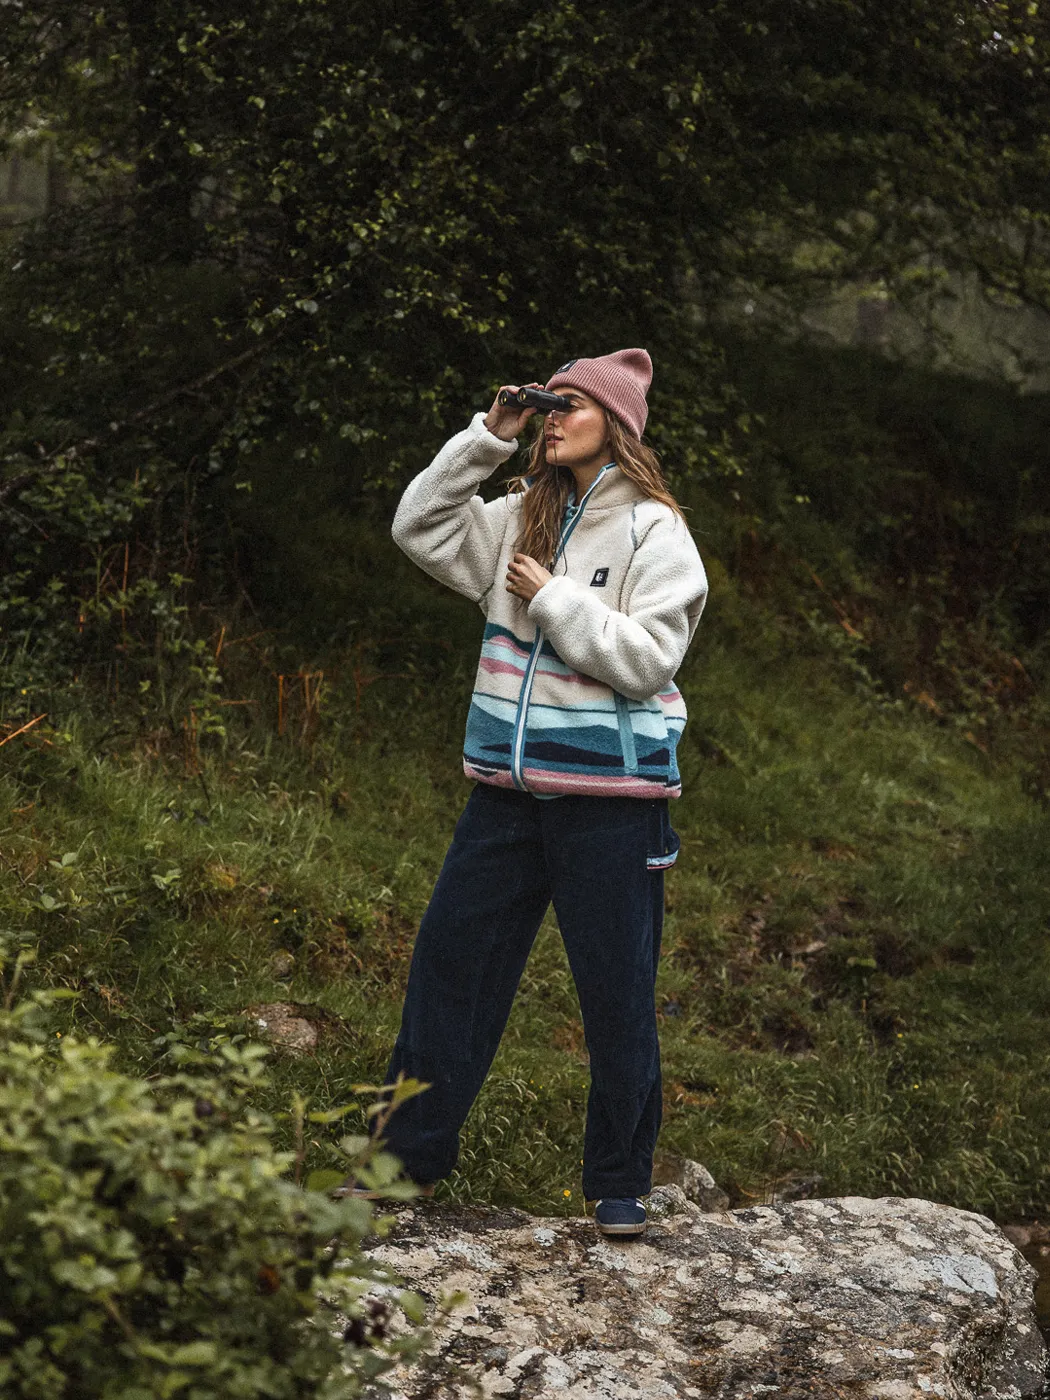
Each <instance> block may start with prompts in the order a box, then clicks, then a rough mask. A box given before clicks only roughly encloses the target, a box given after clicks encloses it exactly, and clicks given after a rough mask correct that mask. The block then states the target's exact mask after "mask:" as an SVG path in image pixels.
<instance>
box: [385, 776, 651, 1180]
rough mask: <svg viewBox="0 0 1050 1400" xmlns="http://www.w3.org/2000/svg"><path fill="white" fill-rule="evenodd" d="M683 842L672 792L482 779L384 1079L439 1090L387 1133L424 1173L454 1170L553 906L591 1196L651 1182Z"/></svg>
mask: <svg viewBox="0 0 1050 1400" xmlns="http://www.w3.org/2000/svg"><path fill="white" fill-rule="evenodd" d="M677 846H678V837H677V835H676V834H675V832H674V831H673V830H672V828H671V826H670V821H669V818H668V803H667V799H666V798H662V799H644V798H631V797H576V796H564V797H559V798H557V799H556V800H554V801H544V800H542V799H540V798H536V797H534V796H532V795H531V794H530V793H526V792H519V791H517V790H516V789H506V788H498V787H495V786H493V785H491V784H485V783H479V784H477V785H476V786H475V788H474V790H473V791H472V793H471V795H470V798H469V800H468V802H467V805H466V808H465V810H464V812H463V814H462V816H461V817H460V819H459V821H458V822H457V824H456V829H455V833H454V836H453V840H452V845H451V846H450V847H449V850H448V854H447V855H446V857H445V861H444V864H443V866H442V869H441V873H440V875H439V876H438V880H437V884H436V885H435V887H434V892H433V895H432V897H431V900H430V904H429V906H428V908H427V911H426V914H425V915H424V917H423V921H422V923H421V925H420V929H419V934H418V937H417V939H416V944H415V948H414V951H413V955H412V965H411V969H410V971H409V978H408V988H407V992H406V995H405V1005H404V1010H403V1013H402V1019H401V1029H400V1032H399V1034H398V1037H397V1041H396V1044H395V1047H394V1051H393V1055H392V1058H391V1061H390V1067H389V1070H388V1074H387V1083H392V1082H393V1081H394V1080H395V1079H396V1077H397V1075H398V1074H399V1073H400V1072H403V1073H404V1074H405V1075H406V1076H409V1077H413V1078H416V1079H421V1080H423V1081H425V1082H427V1083H428V1084H430V1085H431V1087H430V1088H429V1089H427V1090H426V1091H425V1092H424V1093H422V1094H419V1095H417V1096H416V1097H415V1098H413V1099H410V1100H408V1101H407V1102H406V1103H405V1104H403V1105H402V1106H401V1107H400V1108H399V1109H398V1110H397V1111H396V1112H395V1113H394V1114H393V1115H392V1116H391V1118H390V1121H389V1123H388V1124H387V1127H386V1130H385V1133H384V1137H385V1140H386V1143H387V1146H388V1147H389V1148H390V1150H391V1151H392V1152H394V1153H396V1154H397V1156H398V1157H400V1159H401V1161H402V1162H403V1164H404V1166H405V1170H406V1171H407V1172H408V1173H409V1175H411V1176H412V1177H413V1178H414V1179H415V1180H416V1181H419V1182H424V1183H425V1182H432V1181H437V1180H439V1179H440V1178H441V1177H444V1176H447V1175H448V1174H449V1173H450V1172H451V1171H452V1169H453V1168H454V1167H455V1165H456V1160H457V1157H458V1153H459V1131H460V1128H461V1127H462V1125H463V1123H464V1121H465V1120H466V1117H467V1114H468V1113H469V1111H470V1107H471V1105H472V1104H473V1102H474V1100H475V1098H476V1097H477V1095H478V1092H479V1090H480V1089H481V1086H482V1084H483V1083H484V1080H485V1076H486V1075H487V1073H488V1071H489V1067H490V1065H491V1064H492V1060H493V1057H494V1056H495V1054H496V1050H497V1048H498V1046H499V1042H500V1038H501V1036H502V1034H503V1030H504V1027H505V1026H506V1024H507V1018H508V1016H509V1015H510V1009H511V1004H512V1002H513V1000H514V995H515V992H516V991H517V987H518V982H519V980H520V978H521V974H522V972H523V970H524V968H525V964H526V961H527V959H528V956H529V952H530V950H531V948H532V944H533V941H534V940H535V937H536V933H537V931H538V929H539V926H540V923H541V922H542V920H543V916H544V914H545V913H546V911H547V908H548V906H549V905H550V903H551V902H552V901H553V903H554V910H555V914H556V915H557V919H558V925H559V928H560V930H561V935H562V938H563V940H564V943H565V949H566V953H567V955H568V960H569V966H570V967H571V969H572V975H573V978H574V980H575V983H576V991H577V994H578V996H579V1000H580V1009H581V1012H582V1016H583V1028H584V1035H585V1038H586V1042H587V1049H588V1052H589V1054H590V1071H591V1087H590V1095H589V1098H588V1103H587V1124H586V1130H585V1134H584V1149H583V1182H582V1186H583V1192H584V1196H585V1197H586V1198H587V1199H588V1200H597V1199H600V1198H601V1197H603V1196H605V1197H609V1196H641V1195H645V1194H646V1193H647V1192H648V1191H649V1190H650V1189H651V1186H652V1164H653V1152H654V1149H655V1147H656V1138H657V1134H658V1132H659V1128H660V1117H661V1109H662V1102H661V1081H660V1048H659V1043H658V1040H657V1030H656V1008H655V1003H654V983H655V979H656V967H657V962H658V959H659V956H660V937H661V932H662V927H663V902H664V882H663V869H661V868H659V867H660V865H661V863H663V864H666V863H667V861H668V858H669V857H673V853H674V851H675V850H676V849H677Z"/></svg>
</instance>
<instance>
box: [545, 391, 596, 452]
mask: <svg viewBox="0 0 1050 1400" xmlns="http://www.w3.org/2000/svg"><path fill="white" fill-rule="evenodd" d="M558 393H559V394H561V395H562V397H563V398H566V399H569V400H570V401H571V403H572V408H570V409H566V410H565V411H564V412H558V411H557V410H555V411H554V412H553V413H548V414H547V416H546V418H545V419H544V420H543V441H544V444H545V446H546V449H547V461H548V462H556V463H557V464H558V466H560V467H570V468H571V467H587V466H593V465H595V463H597V465H598V466H604V465H605V463H606V462H607V461H608V460H609V458H608V448H609V430H608V428H607V426H606V422H605V410H604V409H603V408H602V406H601V404H599V403H598V402H596V400H594V399H592V398H591V397H590V395H589V394H585V393H584V392H583V390H582V389H559V390H558ZM599 457H600V458H601V461H600V462H598V461H597V459H598V458H599Z"/></svg>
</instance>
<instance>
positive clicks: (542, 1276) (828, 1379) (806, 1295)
mask: <svg viewBox="0 0 1050 1400" xmlns="http://www.w3.org/2000/svg"><path fill="white" fill-rule="evenodd" d="M651 1205H652V1207H654V1208H655V1210H656V1211H659V1212H660V1214H659V1215H657V1216H656V1218H654V1219H652V1221H651V1223H650V1226H649V1230H648V1233H647V1234H646V1236H645V1237H644V1239H643V1240H641V1241H624V1242H615V1241H611V1240H605V1239H602V1238H601V1237H600V1236H599V1235H598V1234H597V1231H596V1228H595V1225H594V1222H593V1221H592V1220H581V1219H571V1220H566V1219H542V1218H536V1217H531V1216H528V1215H525V1214H522V1213H520V1212H516V1211H498V1210H492V1209H468V1208H459V1207H454V1206H448V1205H442V1204H434V1203H426V1204H419V1205H413V1206H411V1207H408V1208H405V1209H403V1210H401V1211H400V1213H399V1215H398V1219H397V1224H396V1225H395V1227H394V1229H393V1231H392V1233H391V1234H390V1235H389V1236H387V1237H386V1238H385V1239H383V1240H382V1241H376V1242H374V1243H373V1245H372V1247H371V1248H370V1251H369V1252H370V1253H371V1255H372V1257H373V1258H374V1259H376V1260H377V1261H383V1262H384V1263H386V1264H388V1265H390V1266H391V1267H392V1268H393V1269H394V1270H395V1271H396V1273H397V1274H399V1275H400V1276H401V1277H402V1278H403V1279H404V1280H405V1281H406V1282H407V1283H408V1284H409V1285H410V1286H411V1287H414V1288H415V1289H417V1290H418V1291H419V1292H421V1293H422V1294H423V1295H424V1297H425V1298H426V1299H427V1300H428V1303H429V1305H430V1306H431V1307H433V1305H434V1303H435V1302H436V1301H437V1299H438V1297H439V1296H440V1295H441V1294H442V1293H448V1292H450V1291H452V1290H457V1289H461V1290H463V1291H464V1292H465V1293H466V1294H467V1295H468V1297H469V1301H468V1302H466V1303H464V1304H460V1305H459V1306H458V1307H457V1308H456V1309H455V1310H454V1312H453V1313H452V1315H451V1317H450V1319H449V1320H448V1321H447V1322H445V1323H444V1324H443V1325H441V1326H440V1327H439V1329H438V1346H437V1349H436V1351H435V1352H434V1353H433V1354H432V1356H431V1358H430V1359H429V1360H428V1361H426V1362H422V1363H418V1364H417V1365H416V1366H414V1367H412V1368H407V1367H405V1368H401V1369H399V1370H398V1371H396V1372H395V1373H393V1375H392V1377H390V1378H388V1379H389V1380H390V1383H391V1384H392V1386H393V1389H394V1393H395V1395H397V1396H399V1397H402V1400H418V1397H423V1396H427V1397H435V1400H436V1398H437V1397H459V1396H462V1397H467V1396H470V1395H472V1394H473V1395H477V1394H478V1393H479V1392H478V1390H477V1383H479V1382H480V1386H481V1392H480V1393H481V1394H483V1395H485V1396H506V1397H508V1400H525V1397H547V1396H551V1397H558V1398H559V1400H585V1397H586V1400H597V1397H603V1400H604V1397H609V1400H649V1398H650V1397H652V1398H653V1400H656V1397H660V1400H666V1397H674V1396H696V1397H702V1398H703V1400H707V1397H711V1400H743V1397H745V1396H746V1397H748V1400H751V1397H755V1396H766V1395H768V1396H777V1397H791V1398H793V1397H798V1400H802V1397H806V1400H844V1397H851V1400H852V1397H856V1398H857V1400H861V1397H864V1400H869V1397H870V1400H930V1397H934V1396H939V1397H943V1400H1036V1397H1042V1396H1044V1395H1045V1394H1046V1393H1047V1391H1046V1380H1047V1364H1046V1353H1045V1350H1044V1346H1043V1341H1042V1338H1041V1336H1040V1333H1039V1331H1038V1329H1037V1327H1036V1324H1035V1319H1034V1315H1033V1306H1032V1282H1033V1278H1034V1271H1033V1270H1032V1268H1031V1267H1030V1265H1028V1264H1027V1263H1026V1262H1025V1261H1024V1259H1023V1258H1022V1257H1021V1255H1020V1254H1019V1253H1018V1251H1017V1250H1016V1249H1015V1248H1014V1246H1013V1245H1012V1244H1011V1243H1010V1241H1009V1240H1008V1239H1006V1238H1005V1236H1004V1235H1003V1234H1002V1233H1001V1231H1000V1230H999V1229H998V1228H997V1227H996V1226H995V1225H993V1224H992V1222H991V1221H990V1220H987V1219H985V1218H984V1217H983V1216H980V1215H973V1214H970V1213H969V1212H967V1211H961V1210H953V1209H951V1208H949V1207H947V1206H938V1205H933V1204H931V1203H930V1202H929V1201H918V1200H896V1199H885V1200H867V1199H863V1198H859V1197H847V1198H844V1199H840V1200H819V1201H800V1202H796V1203H793V1204H789V1205H779V1206H775V1207H771V1206H760V1207H756V1208H754V1209H751V1210H738V1211H732V1212H724V1213H721V1214H717V1215H705V1214H703V1213H702V1212H701V1211H700V1210H699V1209H698V1208H697V1207H696V1206H695V1205H693V1204H692V1202H690V1201H689V1200H687V1198H686V1197H685V1195H684V1194H683V1192H682V1191H681V1189H680V1188H678V1187H675V1186H665V1187H660V1188H657V1190H655V1191H654V1192H653V1196H652V1198H651ZM471 1381H473V1382H474V1385H473V1386H471V1384H470V1383H469V1382H471Z"/></svg>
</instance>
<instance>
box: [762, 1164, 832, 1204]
mask: <svg viewBox="0 0 1050 1400" xmlns="http://www.w3.org/2000/svg"><path fill="white" fill-rule="evenodd" d="M823 1184H824V1178H823V1177H822V1176H818V1175H817V1174H816V1173H815V1172H786V1173H785V1174H784V1175H783V1176H781V1177H778V1178H777V1180H776V1181H775V1182H774V1184H773V1190H772V1192H771V1193H770V1197H769V1202H768V1204H769V1205H771V1206H779V1205H783V1204H784V1202H786V1201H812V1200H813V1199H814V1198H815V1197H817V1196H819V1195H820V1188H821V1186H822V1185H823Z"/></svg>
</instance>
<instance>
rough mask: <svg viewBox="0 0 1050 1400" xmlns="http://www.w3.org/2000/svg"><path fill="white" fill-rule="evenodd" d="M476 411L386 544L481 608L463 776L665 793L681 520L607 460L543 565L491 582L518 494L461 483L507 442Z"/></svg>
mask: <svg viewBox="0 0 1050 1400" xmlns="http://www.w3.org/2000/svg"><path fill="white" fill-rule="evenodd" d="M517 446H518V444H517V441H516V440H515V441H512V442H506V441H504V440H503V439H502V438H498V437H496V436H494V434H492V433H490V432H489V431H488V429H487V428H486V427H485V425H484V421H483V415H482V414H480V413H479V414H476V415H475V417H474V419H473V421H472V422H471V424H470V427H469V428H467V429H465V430H464V431H463V432H461V433H458V434H457V435H456V436H455V437H454V438H452V439H451V440H450V441H449V442H447V443H446V444H445V446H444V447H443V448H442V449H441V451H440V452H439V453H438V455H437V456H436V457H435V459H434V461H433V462H432V463H431V464H430V466H429V467H427V468H426V470H425V471H423V472H421V473H420V474H419V475H418V476H417V477H415V479H414V480H413V481H411V482H410V483H409V485H408V487H407V489H406V490H405V493H404V496H403V497H402V499H401V503H400V505H399V506H398V509H397V513H396V515H395V517H394V523H393V536H394V540H395V541H396V543H397V544H398V546H399V547H400V548H401V549H402V550H403V551H404V552H405V553H406V554H407V555H408V557H409V558H410V559H412V560H413V561H414V562H415V563H416V564H418V565H419V567H420V568H422V569H423V570H425V571H426V572H427V573H428V574H430V575H432V576H433V577H434V578H436V579H439V580H440V581H441V582H442V583H444V584H447V585H448V586H449V587H450V588H453V589H455V590H456V591H457V592H458V593H463V594H465V595H466V596H467V597H468V598H471V599H472V600H473V601H475V602H476V603H478V604H479V606H480V607H481V609H482V611H483V613H484V614H485V619H486V624H485V633H484V638H483V640H482V645H481V659H480V662H479V664H478V671H477V679H476V681H475V685H474V693H473V696H472V698H471V704H470V710H469V713H468V716H467V732H466V741H465V744H464V755H463V767H464V771H465V773H466V774H467V776H468V777H469V778H473V779H475V780H476V781H478V782H482V783H492V784H495V785H496V786H497V787H508V788H509V787H513V788H517V789H519V790H521V791H523V792H531V793H534V794H535V795H537V796H558V795H565V794H593V795H596V796H621V797H640V798H660V797H678V796H680V795H681V791H682V784H681V778H680V776H679V772H678V765H677V763H676V761H675V750H676V747H677V745H678V741H679V739H680V738H681V734H682V730H683V729H684V727H685V722H686V706H685V701H684V700H683V698H682V695H681V692H680V691H679V690H678V687H677V686H676V685H675V674H676V672H677V670H678V668H679V666H680V665H681V662H682V658H683V657H684V656H685V652H686V648H687V647H688V646H689V643H690V642H691V641H692V638H693V633H694V632H695V630H696V625H697V623H698V621H699V620H700V614H701V612H702V611H703V607H704V603H705V601H706V598H707V578H706V576H705V574H704V567H703V564H702V563H701V562H700V556H699V554H698V553H697V548H696V544H695V543H694V541H693V537H692V535H691V534H690V532H689V529H688V526H687V525H686V524H685V522H684V521H683V520H682V518H681V517H680V516H679V515H677V514H676V513H675V512H674V511H673V510H671V509H670V507H669V506H665V505H663V504H661V503H660V502H659V501H653V500H650V499H649V498H648V497H647V496H646V495H645V494H644V492H643V491H642V490H641V489H640V488H639V487H638V486H636V485H635V483H634V482H632V481H631V480H630V479H629V477H627V476H626V475H625V474H624V473H623V472H621V471H620V470H619V468H618V467H617V466H616V465H615V463H610V464H609V465H608V466H606V467H604V468H603V469H602V471H601V473H600V474H599V476H598V477H597V479H596V480H595V481H594V483H593V484H592V486H591V487H590V488H589V489H588V491H587V492H586V493H585V494H584V496H583V498H582V499H581V500H580V501H579V502H578V503H577V505H576V508H575V509H574V510H570V511H568V512H567V513H566V519H565V522H564V523H563V526H562V531H561V539H560V542H559V545H558V550H557V555H556V557H555V560H554V561H553V565H551V564H550V562H549V561H545V560H540V561H538V562H540V563H543V564H544V565H545V566H546V567H549V568H550V570H551V573H552V574H553V575H554V576H553V578H551V579H550V581H549V582H548V583H545V584H544V585H543V587H542V588H541V589H540V590H539V591H538V592H537V594H536V595H535V597H534V598H533V599H532V601H531V602H530V603H529V604H528V605H526V604H525V603H524V601H523V600H522V599H520V598H518V597H517V596H516V595H515V594H513V593H509V592H507V589H506V574H507V566H508V563H509V561H510V560H511V558H512V557H513V555H514V553H515V551H516V549H517V536H518V533H519V530H520V527H521V505H522V499H523V495H522V493H516V494H509V495H503V496H500V497H499V498H498V499H496V500H494V501H489V502H485V501H484V500H483V499H482V498H481V497H480V496H479V495H477V494H476V493H477V488H478V487H479V486H480V484H481V483H482V482H483V481H484V480H485V479H486V478H487V477H489V476H491V475H492V473H493V472H494V471H496V470H497V468H499V467H500V466H501V465H502V463H503V462H505V461H506V460H507V458H508V457H510V456H511V454H512V453H513V452H514V451H515V450H516V448H517Z"/></svg>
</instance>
